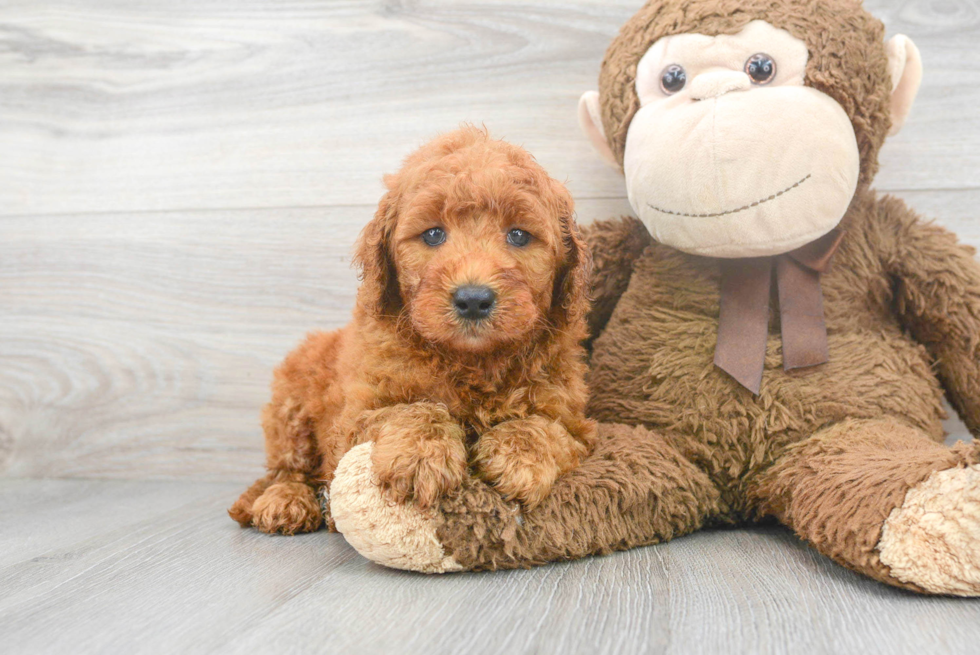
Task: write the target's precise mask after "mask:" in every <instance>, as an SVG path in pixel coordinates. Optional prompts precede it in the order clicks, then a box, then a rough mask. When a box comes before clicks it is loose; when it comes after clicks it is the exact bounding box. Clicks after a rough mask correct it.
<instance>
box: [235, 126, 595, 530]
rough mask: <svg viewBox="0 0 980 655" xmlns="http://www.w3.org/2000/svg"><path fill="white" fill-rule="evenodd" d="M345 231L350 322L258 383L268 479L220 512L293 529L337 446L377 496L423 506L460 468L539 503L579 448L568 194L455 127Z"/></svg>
mask: <svg viewBox="0 0 980 655" xmlns="http://www.w3.org/2000/svg"><path fill="white" fill-rule="evenodd" d="M385 184H386V186H387V188H388V192H387V193H386V194H385V196H384V197H383V198H382V199H381V203H380V205H379V207H378V211H377V213H376V214H375V216H374V219H373V220H372V221H371V222H370V223H369V224H368V225H367V227H366V228H365V229H364V231H363V233H362V234H361V237H360V240H359V243H358V245H357V250H356V255H355V261H356V263H357V264H358V265H359V266H360V268H361V273H362V278H361V279H362V283H361V286H360V288H359V290H358V295H357V303H356V307H355V310H354V318H353V321H352V322H351V323H350V324H349V325H348V326H347V327H346V328H344V329H342V330H339V331H336V332H330V333H314V334H311V335H310V336H309V337H308V338H307V340H306V342H305V343H303V344H302V345H301V346H300V347H299V348H297V349H296V350H295V351H294V352H293V353H291V354H290V355H289V356H288V357H287V358H286V361H285V362H284V363H283V364H282V365H281V366H280V367H279V369H278V370H277V371H276V372H275V378H274V381H273V384H272V392H273V393H272V402H271V403H270V404H269V405H268V406H267V407H266V409H265V411H264V414H263V428H264V430H265V443H266V455H267V466H268V470H269V473H268V475H266V476H265V477H263V478H261V479H260V480H258V481H257V482H256V483H255V484H254V485H252V487H251V488H250V489H248V490H247V491H246V492H245V493H244V494H242V496H241V498H239V500H238V501H237V502H236V503H235V504H234V506H233V507H232V508H231V509H230V510H229V514H230V515H231V516H232V518H234V519H235V520H237V521H238V522H239V523H240V524H241V525H242V526H247V525H252V526H255V527H256V528H258V529H259V530H262V531H264V532H280V533H284V534H294V533H296V532H305V531H311V530H315V529H317V528H318V527H319V526H320V523H321V520H322V517H321V510H320V506H319V503H318V500H317V490H318V489H319V488H320V487H321V486H324V485H328V484H329V483H330V481H331V480H332V478H333V474H334V470H335V468H336V466H337V463H338V461H339V460H340V458H341V457H342V456H343V455H344V453H346V452H347V451H348V450H349V449H350V448H352V447H353V446H355V445H357V444H359V443H363V442H365V441H368V440H371V441H374V442H375V448H374V468H375V471H376V472H377V474H378V475H379V477H380V481H381V484H382V486H383V488H384V489H385V491H386V493H387V494H388V495H389V496H390V497H391V498H392V499H393V500H395V501H397V502H403V501H405V500H406V499H413V500H414V502H415V503H417V504H418V505H419V506H420V507H423V508H424V507H429V506H431V505H433V504H434V503H435V502H437V501H438V500H439V498H440V497H441V496H442V495H444V494H446V493H447V492H450V491H452V490H453V489H455V488H456V487H458V486H459V485H460V484H461V483H462V481H463V479H464V477H465V476H466V475H467V472H468V468H469V467H470V466H472V468H473V472H474V473H475V474H476V475H478V476H479V477H481V478H483V479H484V480H486V481H488V482H489V483H491V484H493V485H494V486H495V487H496V488H497V490H499V492H500V493H501V494H502V495H503V496H505V497H507V498H508V499H512V500H516V501H519V502H521V503H522V504H524V506H526V507H533V506H534V505H535V504H537V503H538V502H540V501H541V500H542V499H543V498H544V497H545V496H546V495H547V494H548V492H549V490H550V489H551V486H552V483H553V482H554V481H555V479H556V478H557V477H558V476H559V475H561V474H562V473H564V472H566V471H569V470H570V469H572V468H574V467H575V466H576V465H577V464H578V462H579V460H580V458H582V457H583V456H585V455H586V454H587V453H588V452H589V451H590V449H591V447H592V444H593V441H594V438H595V424H594V423H593V421H591V420H588V419H586V418H585V413H584V410H585V402H586V386H585V382H584V375H585V371H586V364H585V353H584V350H583V348H582V346H581V342H582V340H583V339H584V338H585V336H586V326H585V318H586V313H587V311H588V300H587V297H586V291H587V285H588V280H589V267H590V262H591V259H590V256H589V253H588V251H587V248H586V246H585V244H584V243H583V242H582V241H581V240H580V238H579V236H578V232H577V229H576V227H575V225H574V223H573V220H572V200H571V197H570V196H569V194H568V191H567V190H566V189H565V188H564V187H563V186H562V185H561V184H559V183H558V182H556V181H555V180H553V179H551V178H549V177H548V175H547V173H545V171H544V169H542V168H541V166H539V165H538V164H537V163H536V162H535V161H534V159H533V158H532V157H531V156H530V155H529V154H528V153H527V152H525V151H524V150H522V149H521V148H518V147H516V146H513V145H510V144H508V143H504V142H503V141H495V140H491V139H490V138H489V136H488V135H487V133H486V132H485V131H481V130H478V129H476V128H474V127H464V128H462V129H460V130H458V131H455V132H451V133H449V134H446V135H444V136H442V137H440V138H437V139H436V140H434V141H432V142H431V143H429V144H427V145H425V146H423V147H422V148H421V149H420V150H418V151H417V152H415V153H414V154H412V155H411V156H409V157H408V158H407V159H406V160H405V164H404V167H403V168H402V170H401V171H400V172H399V173H398V174H397V175H394V176H387V177H386V178H385Z"/></svg>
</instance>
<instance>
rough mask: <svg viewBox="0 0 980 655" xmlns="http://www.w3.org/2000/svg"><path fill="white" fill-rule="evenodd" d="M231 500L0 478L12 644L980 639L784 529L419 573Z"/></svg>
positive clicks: (951, 642) (423, 649)
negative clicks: (258, 520)
mask: <svg viewBox="0 0 980 655" xmlns="http://www.w3.org/2000/svg"><path fill="white" fill-rule="evenodd" d="M236 491H237V490H236V489H235V488H234V487H233V486H232V485H229V484H208V483H181V482H156V483H154V482H105V481H70V480H57V481H18V480H7V481H0V497H2V498H4V499H5V500H7V501H8V502H6V503H5V504H4V505H2V506H0V520H2V525H3V526H5V527H4V530H5V532H0V544H2V545H3V546H4V549H3V550H2V551H0V553H2V554H0V589H3V593H2V594H0V635H3V643H4V652H9V653H21V652H23V653H28V652H29V653H48V652H50V653H64V652H73V653H84V652H96V651H100V652H106V651H112V652H134V653H175V652H181V653H205V652H216V651H220V652H230V653H249V652H268V653H299V652H310V651H317V652H341V653H352V654H356V653H395V652H404V653H448V652H466V653H474V654H480V653H541V654H546V653H590V654H596V655H599V654H605V653H649V654H654V653H678V654H680V653H706V654H709V653H737V652H751V653H790V652H806V653H850V652H863V651H867V652H880V653H922V652H928V653H967V652H972V651H973V650H975V645H976V643H977V639H978V637H980V603H977V602H974V601H963V600H958V599H948V598H924V597H921V596H916V595H914V594H910V593H906V592H902V591H899V590H896V589H892V588H889V587H885V586H883V585H880V584H878V583H876V582H873V581H871V580H868V579H866V578H864V577H862V576H859V575H857V574H854V573H851V572H850V571H847V570H846V569H843V568H841V567H839V566H837V565H836V564H833V563H832V562H830V561H829V560H827V559H826V558H824V557H821V556H819V555H817V554H816V553H815V552H814V551H812V550H810V549H808V548H807V547H806V546H804V545H803V544H801V543H800V542H799V541H798V540H796V539H795V538H794V537H792V536H791V535H790V534H789V533H788V532H786V531H785V530H782V529H780V528H759V529H754V530H731V531H704V532H701V533H697V534H695V535H692V536H690V537H685V538H681V539H677V540H675V541H673V542H671V543H669V544H664V545H661V546H655V547H649V548H640V549H636V550H633V551H629V552H625V553H618V554H615V555H612V556H608V557H600V558H590V559H585V560H581V561H577V562H571V563H564V564H556V565H552V566H548V567H543V568H537V569H533V570H529V571H508V572H502V573H495V574H457V575H447V576H424V575H418V574H410V573H403V572H398V571H392V570H388V569H382V568H380V567H377V566H375V565H373V564H370V563H368V562H367V561H366V560H364V559H362V558H361V557H360V556H358V555H357V554H356V553H355V552H354V551H353V550H352V549H351V548H350V547H349V546H347V544H346V542H344V541H343V538H342V537H341V536H340V535H337V534H328V533H326V532H318V533H315V534H311V535H305V536H300V537H289V538H284V537H270V536H267V535H262V534H259V533H257V532H255V531H251V530H241V529H239V528H238V527H237V526H236V525H234V524H233V523H232V522H231V521H229V520H228V519H227V517H225V516H224V513H223V511H222V508H223V507H224V506H225V505H227V503H228V502H229V498H231V497H232V496H233V495H234V494H235V493H236ZM56 499H66V500H68V503H67V504H66V505H65V506H64V507H63V511H62V512H58V511H56V510H55V509H54V507H55V505H56V504H55V503H52V502H51V501H52V500H56ZM39 509H40V510H41V511H40V512H39V511H38V510H39ZM52 522H63V524H64V527H63V529H60V530H55V529H51V525H50V524H51V523H52ZM11 525H16V526H18V527H19V529H18V530H17V532H16V533H13V532H8V531H7V527H6V526H11ZM26 534H31V535H32V536H30V537H29V538H28V537H26V536H22V535H26ZM19 538H20V539H23V540H24V541H21V542H20V543H18V539H19ZM27 539H29V543H28V541H27ZM10 547H13V550H10Z"/></svg>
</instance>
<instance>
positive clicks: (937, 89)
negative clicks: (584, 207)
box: [0, 0, 980, 215]
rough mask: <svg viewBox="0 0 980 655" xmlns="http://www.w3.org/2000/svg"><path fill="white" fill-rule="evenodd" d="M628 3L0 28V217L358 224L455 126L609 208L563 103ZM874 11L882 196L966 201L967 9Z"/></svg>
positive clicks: (24, 17) (264, 3)
mask: <svg viewBox="0 0 980 655" xmlns="http://www.w3.org/2000/svg"><path fill="white" fill-rule="evenodd" d="M638 4H639V2H638V0H615V1H609V0H579V1H568V2H558V1H554V0H551V1H540V0H539V1H536V2H514V1H503V2H494V3H475V2H465V1H462V2H460V1H449V0H442V1H428V2H417V1H405V2H399V1H395V0H392V1H384V2H382V1H367V0H365V1H363V2H352V1H348V2H323V1H317V0H293V1H291V2H289V3H280V2H271V1H270V0H247V1H245V2H239V1H238V0H207V1H204V2H194V3H167V2H141V3H131V2H121V1H114V2H105V1H102V0H48V1H47V2H45V3H44V5H43V6H44V9H43V10H41V9H39V5H38V4H37V2H36V0H14V1H10V0H8V1H7V2H5V3H4V5H3V8H2V13H0V152H2V153H4V156H3V158H2V159H0V215H15V214H28V213H29V214H36V213H71V214H75V213H78V212H104V211H144V210H175V209H197V208H211V209H213V208H240V207H249V208H250V207H290V206H322V205H333V204H351V203H360V204H370V203H373V202H374V201H375V200H376V198H377V196H378V194H379V190H380V183H379V181H380V177H381V174H382V173H383V172H386V171H391V170H393V169H395V168H397V166H398V163H399V161H400V160H401V158H402V157H404V156H405V155H406V154H407V153H408V152H410V151H411V150H412V149H414V148H415V147H416V146H417V145H418V144H419V143H421V142H422V141H424V140H426V139H428V138H430V137H431V136H433V135H434V134H436V133H438V132H442V131H445V130H447V129H450V128H452V127H453V126H455V125H456V124H458V123H459V122H460V121H473V122H477V123H481V122H482V123H486V125H487V126H488V127H490V128H491V129H492V130H493V132H494V133H495V134H496V135H498V136H501V137H506V138H508V139H510V140H513V141H515V142H517V143H521V144H524V145H526V146H527V147H528V148H529V149H530V150H531V151H532V152H534V153H536V155H537V156H538V157H539V159H540V160H541V161H542V163H543V164H544V165H545V166H546V167H547V168H548V169H549V170H550V171H551V172H552V173H553V174H555V175H556V176H558V177H559V178H563V179H564V178H567V179H568V182H569V186H570V188H571V190H572V192H573V193H574V195H575V196H576V197H578V198H621V197H622V196H623V188H622V182H621V180H620V178H619V177H618V175H617V174H616V173H615V172H613V171H612V170H609V169H607V168H606V167H605V166H604V164H602V163H601V162H600V161H599V159H598V157H596V156H595V155H594V154H593V153H592V152H591V151H590V150H589V146H588V145H587V143H586V141H585V139H584V138H582V137H581V136H580V134H579V130H578V127H577V125H576V118H575V116H576V114H575V109H576V103H577V100H578V97H579V96H580V95H581V93H582V92H583V91H586V90H589V89H591V88H594V87H595V85H596V78H597V75H598V69H599V62H600V61H601V59H602V54H603V52H604V50H605V48H606V46H607V45H608V43H609V40H610V38H611V37H612V36H613V35H614V34H615V33H616V31H617V30H618V28H619V26H620V25H621V24H622V22H623V21H624V20H625V19H626V18H627V17H628V16H629V15H630V14H631V13H632V12H633V11H634V10H635V8H636V7H637V6H638ZM868 6H869V8H870V9H871V10H872V11H874V12H875V13H877V14H878V15H879V16H880V17H881V18H882V19H883V20H885V21H886V23H887V25H888V28H889V32H890V33H897V32H904V33H906V34H908V35H910V36H911V37H912V38H913V39H914V40H915V41H916V42H917V43H918V45H919V47H920V48H921V51H922V54H923V58H924V61H925V66H926V71H927V74H926V78H925V83H924V84H923V88H922V92H921V94H920V96H919V98H920V99H919V102H918V105H917V106H916V108H915V110H914V113H913V116H912V118H911V120H910V122H909V123H908V125H907V127H906V128H905V130H904V131H903V133H902V134H900V135H899V136H898V137H896V138H895V139H893V140H892V141H891V142H890V143H889V144H888V145H887V146H886V148H885V151H884V152H883V153H882V159H883V162H884V167H883V170H882V173H881V175H880V176H879V179H878V185H879V187H880V188H884V189H937V188H941V189H962V188H971V189H973V188H977V179H978V177H977V172H978V171H980V116H978V114H977V112H976V111H974V108H975V107H977V106H978V105H980V71H978V70H977V67H976V60H975V57H974V54H975V49H974V48H975V43H976V42H977V39H978V37H980V15H978V14H980V12H978V9H977V5H976V3H975V2H974V1H973V0H958V1H957V0H947V1H944V2H939V3H931V2H926V1H925V0H920V1H907V2H894V1H892V2H888V1H885V0H874V1H871V2H869V3H868Z"/></svg>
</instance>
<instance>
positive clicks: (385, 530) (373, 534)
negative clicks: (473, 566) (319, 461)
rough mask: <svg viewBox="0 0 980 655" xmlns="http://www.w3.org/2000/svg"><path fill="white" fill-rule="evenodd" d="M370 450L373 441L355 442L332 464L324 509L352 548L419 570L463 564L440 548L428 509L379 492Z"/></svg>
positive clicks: (449, 568) (458, 568)
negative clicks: (393, 498)
mask: <svg viewBox="0 0 980 655" xmlns="http://www.w3.org/2000/svg"><path fill="white" fill-rule="evenodd" d="M373 451H374V444H373V443H365V444H361V445H360V446H356V447H354V448H352V449H351V450H350V451H349V452H348V453H347V454H346V455H344V457H343V459H341V460H340V463H339V464H338V465H337V471H336V473H335V475H334V479H333V482H332V483H331V485H330V513H331V515H332V516H333V521H334V524H335V525H336V526H337V530H339V531H340V533H341V534H342V535H344V538H345V539H346V540H347V543H349V544H350V545H351V546H353V547H354V549H355V550H356V551H357V552H359V553H360V554H361V555H363V556H364V557H366V558H367V559H369V560H371V561H372V562H375V563H377V564H381V565H382V566H387V567H390V568H393V569H402V570H405V571H418V572H421V573H448V572H451V571H461V570H463V567H462V566H460V565H459V564H458V563H457V562H456V560H455V559H453V558H452V557H451V556H449V555H446V554H445V551H444V549H443V547H442V544H441V543H439V539H438V537H437V536H436V528H435V520H434V519H433V517H432V516H431V515H428V514H426V513H423V512H421V511H419V510H418V509H417V508H415V507H414V506H413V505H412V504H411V503H406V504H404V505H400V504H397V503H394V502H391V501H389V500H387V499H386V498H384V496H383V495H382V493H381V486H380V484H379V483H378V479H377V477H376V476H375V475H374V467H373V464H372V461H371V454H372V452H373Z"/></svg>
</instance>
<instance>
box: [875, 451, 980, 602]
mask: <svg viewBox="0 0 980 655" xmlns="http://www.w3.org/2000/svg"><path fill="white" fill-rule="evenodd" d="M878 552H879V555H880V558H881V563H882V564H885V565H886V566H888V567H889V568H890V569H891V574H892V575H893V576H894V577H896V578H898V579H899V580H901V581H903V582H907V583H911V584H915V585H917V586H919V587H922V588H923V589H925V590H927V591H930V592H932V593H937V594H951V595H955V596H980V464H974V465H973V466H968V467H956V468H951V469H947V470H945V471H937V472H935V473H933V474H932V475H931V476H930V477H929V478H928V479H926V480H925V481H924V482H922V483H920V484H919V485H917V486H915V487H913V488H912V489H910V490H909V491H908V493H907V494H906V496H905V501H904V502H903V503H902V505H901V507H896V508H895V509H894V510H892V512H891V514H889V516H888V519H887V520H886V521H885V525H884V528H883V530H882V534H881V540H880V541H879V542H878Z"/></svg>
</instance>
